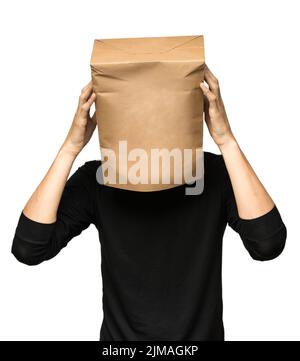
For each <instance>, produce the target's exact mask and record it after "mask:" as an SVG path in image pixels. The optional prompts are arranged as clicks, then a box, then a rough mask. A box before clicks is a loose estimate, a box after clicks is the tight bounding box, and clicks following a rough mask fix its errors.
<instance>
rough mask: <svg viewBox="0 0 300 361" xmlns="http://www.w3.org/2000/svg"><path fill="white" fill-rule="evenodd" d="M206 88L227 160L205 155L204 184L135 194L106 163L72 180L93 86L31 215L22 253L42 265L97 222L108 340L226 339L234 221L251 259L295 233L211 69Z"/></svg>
mask: <svg viewBox="0 0 300 361" xmlns="http://www.w3.org/2000/svg"><path fill="white" fill-rule="evenodd" d="M204 79H205V81H206V83H207V84H208V87H207V86H206V85H205V84H204V83H201V84H200V87H201V89H202V91H203V93H204V96H205V97H204V99H205V107H204V109H205V121H206V124H207V126H208V129H209V132H210V135H211V136H212V138H213V140H214V141H215V143H216V144H217V146H218V147H219V149H220V152H221V155H215V154H211V153H207V152H205V154H204V169H205V186H204V191H203V193H202V194H200V195H193V196H188V195H185V185H180V186H176V187H174V188H171V189H167V190H163V191H157V192H133V191H127V190H122V189H117V188H113V187H107V186H105V185H101V184H98V183H97V181H96V171H97V169H98V167H99V166H100V164H101V162H100V161H90V162H87V163H85V164H84V165H83V166H82V167H80V168H79V169H78V170H77V171H76V172H75V173H74V174H73V175H72V176H71V177H70V178H69V180H67V179H68V176H69V173H70V171H71V167H72V164H73V162H74V160H75V158H76V157H77V155H78V154H79V153H80V151H81V150H82V149H83V148H84V146H85V145H86V144H87V143H88V141H89V140H90V138H91V136H92V133H93V131H94V129H95V126H96V124H95V121H94V118H91V117H90V115H89V110H90V107H91V105H92V104H93V102H94V100H95V94H94V93H93V90H92V84H91V83H89V84H88V85H87V86H86V87H85V88H84V89H83V90H82V93H81V96H80V99H79V105H78V109H77V111H76V114H75V117H74V120H73V123H72V125H71V128H70V130H69V133H68V135H67V137H66V139H65V141H64V143H63V145H62V146H61V148H60V150H59V152H58V154H57V156H56V158H55V160H54V162H53V163H52V165H51V167H50V169H49V170H48V172H47V174H46V176H45V177H44V179H43V180H42V182H41V183H40V185H39V186H38V187H37V189H36V190H35V192H34V193H33V194H32V196H31V198H30V199H29V201H28V202H27V204H26V206H25V208H24V209H23V211H22V213H21V215H20V219H19V223H18V226H17V229H16V233H15V237H14V240H13V246H12V252H13V254H14V255H15V257H16V258H17V259H18V260H19V261H21V262H23V263H25V264H28V265H36V264H39V263H40V262H42V261H44V260H48V259H50V258H52V257H54V256H55V255H56V254H57V253H58V252H59V251H60V250H61V249H62V248H63V247H65V246H66V245H67V244H68V242H69V241H70V240H71V239H72V238H73V237H75V236H77V235H79V234H80V233H81V232H82V231H83V230H84V229H86V228H87V227H88V226H89V225H90V224H94V225H95V226H96V227H97V229H98V231H99V236H100V242H101V254H102V266H101V267H102V278H103V311H104V319H103V323H102V327H101V334H100V340H127V341H135V340H174V341H181V340H193V341H197V340H198V341H202V340H223V339H224V330H223V322H222V290H221V257H222V237H223V234H224V231H225V228H226V224H227V223H228V224H229V225H230V226H231V227H232V228H233V229H234V230H235V231H237V232H238V233H239V235H240V236H241V239H242V241H243V243H244V245H245V247H246V248H247V250H248V251H249V253H250V255H251V256H252V257H253V258H254V259H257V260H261V261H264V260H270V259H273V258H275V257H277V256H278V255H279V254H280V253H281V252H282V250H283V248H284V245H285V240H286V234H287V232H286V227H285V225H284V223H283V222H282V219H281V216H280V213H279V211H278V209H277V207H276V205H275V204H274V202H273V200H272V199H271V197H270V195H269V194H268V193H267V191H266V190H265V189H264V187H263V185H262V184H261V182H260V181H259V179H258V177H257V176H256V174H255V172H254V171H253V169H252V167H251V165H250V164H249V162H248V161H247V159H246V157H245V155H244V154H243V152H242V151H241V149H240V147H239V145H238V142H237V140H236V138H235V137H234V134H233V132H232V130H231V128H230V125H229V122H228V118H227V115H226V112H225V107H224V104H223V101H222V98H221V93H220V88H219V85H218V80H217V79H216V77H215V76H214V75H213V74H212V72H211V71H210V70H209V68H208V67H207V66H206V68H205V74H204Z"/></svg>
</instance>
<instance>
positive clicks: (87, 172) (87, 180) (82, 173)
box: [68, 160, 101, 188]
mask: <svg viewBox="0 0 300 361" xmlns="http://www.w3.org/2000/svg"><path fill="white" fill-rule="evenodd" d="M100 164H101V161H100V160H91V161H87V162H85V163H84V164H82V165H81V166H79V167H78V168H77V169H76V170H75V172H74V173H73V174H72V176H71V177H70V178H69V181H68V182H69V184H72V185H74V184H81V186H85V185H86V186H88V188H90V186H91V185H93V184H95V183H96V173H97V169H98V167H99V166H100Z"/></svg>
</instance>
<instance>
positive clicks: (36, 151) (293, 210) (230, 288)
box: [0, 0, 300, 340]
mask: <svg viewBox="0 0 300 361" xmlns="http://www.w3.org/2000/svg"><path fill="white" fill-rule="evenodd" d="M298 3H299V2H298V1H296V0H295V1H289V0H285V1H274V0H272V1H266V0H265V1H254V0H251V1H230V0H226V1H213V0H210V1H199V0H197V1H194V0H193V1H192V0H191V1H189V0H186V1H174V0H172V1H171V0H164V1H161V0H159V1H154V0H152V1H141V0H139V1H113V0H110V1H99V0H98V1H89V0H85V1H81V2H80V1H74V0H73V1H61V0H60V1H54V0H52V1H33V0H27V1H21V0H19V1H16V0H10V1H9V2H1V8H0V14H1V15H0V26H1V29H0V30H1V31H0V34H1V35H0V36H1V39H0V40H1V42H0V46H1V48H0V49H1V58H0V61H1V67H0V79H1V89H0V91H1V96H0V99H1V142H0V145H1V168H2V172H1V189H0V191H1V214H0V217H1V228H0V232H1V233H0V292H1V295H0V339H2V340H98V339H99V330H100V325H101V321H102V305H101V301H102V300H101V297H102V293H101V292H102V285H101V274H100V261H101V257H100V246H99V240H98V235H97V232H96V230H95V228H92V227H90V228H89V229H88V230H86V231H85V232H84V233H83V234H82V235H81V236H79V237H77V238H75V239H73V240H72V241H71V243H70V244H69V245H68V247H67V248H65V249H64V250H63V251H62V252H61V253H60V254H59V255H58V256H57V257H55V258H54V259H52V260H51V261H48V262H44V263H43V264H41V265H39V266H36V267H29V266H26V265H23V264H21V263H19V262H17V261H16V259H15V258H14V257H13V256H12V255H11V253H10V248H11V242H12V239H13V235H14V231H15V227H16V224H17V221H18V217H19V214H20V212H21V210H22V207H23V206H24V204H25V202H26V201H27V199H28V198H29V196H30V195H31V193H32V192H33V190H34V189H35V187H36V186H37V185H38V183H39V182H40V180H41V179H42V177H43V176H44V174H45V172H46V171H47V169H48V167H49V166H50V164H51V162H52V160H53V159H54V157H55V155H56V152H57V150H58V149H59V147H60V145H61V144H62V141H63V140H64V137H65V135H66V133H67V130H68V128H69V126H70V123H71V121H72V118H73V114H74V112H75V108H76V105H77V98H78V95H79V93H80V90H81V88H82V87H83V86H84V85H85V83H87V82H88V81H89V79H90V68H89V61H90V55H91V51H92V46H93V40H94V38H113V37H144V36H167V35H197V34H203V35H204V36H205V52H206V62H207V64H208V65H209V66H210V68H211V69H212V71H213V72H214V73H215V75H216V76H217V77H218V78H219V80H220V85H221V92H222V95H223V99H224V103H225V106H226V109H227V113H228V117H229V120H230V122H231V125H232V128H233V130H234V133H235V136H236V138H237V139H238V141H239V143H240V146H241V148H242V149H243V151H244V152H245V154H246V156H247V158H248V159H249V161H250V163H251V164H252V166H253V167H254V169H255V171H256V172H257V174H258V175H259V177H260V179H261V180H262V182H263V184H264V185H265V187H266V188H267V190H268V191H269V193H270V194H271V196H272V198H273V199H274V201H275V202H276V204H277V207H278V208H279V210H280V213H281V215H282V218H283V220H284V222H285V224H286V226H287V229H288V239H287V245H286V248H285V250H284V252H283V254H282V255H281V256H280V257H279V258H277V259H275V260H273V261H269V262H257V261H254V260H252V259H251V258H250V256H249V255H248V253H247V251H246V250H245V249H244V248H243V245H242V242H241V240H240V239H239V237H238V235H237V234H235V233H234V232H233V231H232V230H231V229H227V231H226V233H225V237H224V261H223V297H224V324H225V335H226V339H227V340H300V329H299V325H300V312H299V304H300V290H299V277H298V275H299V271H300V262H299V250H300V240H299V150H298V144H297V142H298V140H299V130H300V127H299V122H300V119H299V86H298V84H299V64H300V56H299V55H300V54H299V34H300V26H299V9H298V8H297V5H298ZM204 137H205V138H204V139H205V140H204V143H205V149H206V150H209V151H212V152H216V153H217V152H218V149H217V148H216V146H215V145H214V144H213V142H212V141H211V140H210V139H209V135H208V133H207V132H206V133H205V135H204ZM97 158H99V151H98V138H97V135H96V134H95V135H94V136H93V139H92V140H91V143H90V144H89V145H88V146H87V147H86V149H84V151H83V152H82V154H80V156H79V157H78V159H77V160H76V163H75V164H74V168H73V170H72V172H73V171H74V170H75V169H77V167H78V166H79V165H81V164H82V163H83V162H84V161H87V160H91V159H97Z"/></svg>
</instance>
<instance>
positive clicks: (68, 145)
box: [62, 81, 97, 156]
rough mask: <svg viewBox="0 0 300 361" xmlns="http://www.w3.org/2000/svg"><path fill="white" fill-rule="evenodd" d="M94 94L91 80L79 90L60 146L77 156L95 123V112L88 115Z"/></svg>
mask: <svg viewBox="0 0 300 361" xmlns="http://www.w3.org/2000/svg"><path fill="white" fill-rule="evenodd" d="M95 99H96V94H95V93H93V85H92V81H90V82H89V83H88V84H87V85H86V86H85V87H84V88H83V89H82V91H81V94H80V97H79V102H78V107H77V110H76V113H75V116H74V119H73V122H72V125H71V128H70V130H69V132H68V135H67V137H66V140H65V141H64V144H63V146H62V148H63V149H64V150H65V151H67V152H69V153H71V154H72V155H74V156H77V155H78V154H79V153H80V152H81V150H82V149H83V148H84V146H85V145H86V144H87V143H88V142H89V140H90V139H91V136H92V134H93V132H94V130H95V127H96V125H97V122H96V116H95V113H94V115H93V116H92V117H91V116H90V108H91V106H92V104H93V103H94V102H95Z"/></svg>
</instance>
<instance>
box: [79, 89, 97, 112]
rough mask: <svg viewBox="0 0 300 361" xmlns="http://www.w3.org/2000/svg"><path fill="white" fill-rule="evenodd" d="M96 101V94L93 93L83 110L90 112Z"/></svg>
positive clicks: (83, 105)
mask: <svg viewBox="0 0 300 361" xmlns="http://www.w3.org/2000/svg"><path fill="white" fill-rule="evenodd" d="M95 100H96V93H92V95H91V96H90V97H89V99H88V100H87V101H86V102H85V103H84V104H82V106H81V109H82V110H83V111H85V112H88V111H89V110H90V108H91V106H92V104H93V103H94V101H95Z"/></svg>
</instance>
